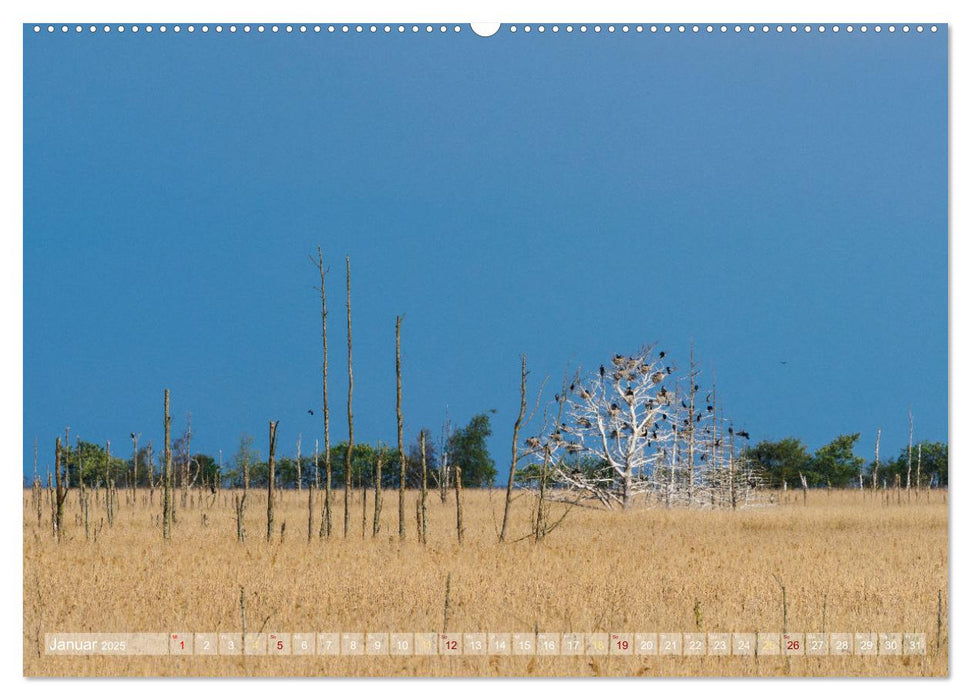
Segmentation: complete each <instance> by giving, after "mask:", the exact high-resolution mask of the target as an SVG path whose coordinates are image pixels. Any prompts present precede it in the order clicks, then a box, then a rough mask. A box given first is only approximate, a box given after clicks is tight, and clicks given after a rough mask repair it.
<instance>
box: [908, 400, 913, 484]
mask: <svg viewBox="0 0 971 700" xmlns="http://www.w3.org/2000/svg"><path fill="white" fill-rule="evenodd" d="M907 417H908V418H909V419H910V439H909V440H908V441H907V500H908V501H909V500H910V458H911V454H912V453H913V451H914V409H913V408H910V409H908V410H907Z"/></svg>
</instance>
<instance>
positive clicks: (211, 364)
mask: <svg viewBox="0 0 971 700" xmlns="http://www.w3.org/2000/svg"><path fill="white" fill-rule="evenodd" d="M24 33H25V35H24V436H23V440H24V462H25V465H24V470H25V472H29V470H30V468H31V467H30V463H31V453H32V445H33V440H34V438H35V437H36V438H37V439H38V440H39V441H40V446H41V456H40V463H41V468H42V469H43V468H44V466H45V464H46V463H48V462H50V461H52V459H53V441H54V437H55V436H56V435H58V434H61V433H62V432H63V429H64V427H65V426H71V430H72V435H76V434H80V435H81V437H82V438H84V439H86V440H91V441H96V442H103V441H105V440H108V439H110V440H111V441H112V443H113V445H118V447H117V448H115V449H116V450H118V451H119V452H124V451H125V450H126V449H127V446H128V445H129V442H128V434H129V433H130V432H132V431H134V432H140V433H141V434H142V440H143V441H146V440H149V439H151V440H153V441H154V442H155V444H156V445H157V446H158V445H160V444H161V441H162V419H161V409H162V391H163V389H164V388H165V387H168V388H170V389H171V391H172V410H173V416H174V420H173V424H174V431H175V432H176V433H178V432H180V431H181V429H182V428H183V427H184V423H185V415H186V412H187V411H191V412H192V422H193V433H194V442H193V444H194V445H195V446H196V447H197V448H198V449H199V450H201V451H205V452H208V453H211V454H215V453H216V452H217V450H219V449H222V450H223V451H224V454H225V455H226V456H227V458H228V457H229V456H230V455H232V453H233V452H234V451H235V449H236V446H237V443H238V439H239V435H240V433H242V432H248V433H251V434H253V435H254V436H255V437H256V445H257V446H258V447H259V448H260V449H262V450H263V451H264V453H265V446H266V425H267V421H268V420H269V419H271V418H272V419H278V420H280V432H279V444H280V445H281V448H282V450H283V451H284V452H292V451H293V450H294V445H295V441H296V438H297V435H298V434H302V435H303V440H304V445H305V450H306V445H308V444H311V445H312V443H313V439H314V438H316V437H320V436H321V435H322V427H321V423H320V411H319V406H320V403H321V398H320V374H319V367H320V327H319V301H318V299H317V298H316V292H315V291H314V289H313V288H312V287H313V285H314V284H315V274H316V271H315V270H314V268H313V267H312V266H311V264H310V262H309V261H308V258H307V256H308V254H310V253H312V252H314V251H315V249H316V245H317V244H318V243H319V244H320V245H321V246H322V248H323V250H324V254H325V256H326V257H327V259H328V261H329V263H330V268H331V271H330V274H329V276H328V286H329V290H328V291H329V301H330V309H331V315H330V316H329V322H330V323H329V330H330V340H331V346H332V353H331V400H332V406H333V415H332V426H331V430H332V436H333V438H334V442H337V441H338V440H340V439H343V438H344V437H345V436H346V420H345V412H344V404H343V401H344V399H345V397H346V362H345V355H344V348H345V343H346V336H345V327H344V318H343V306H342V305H343V303H344V293H343V284H344V279H343V261H344V255H345V254H347V255H350V256H351V260H352V266H353V292H352V293H353V304H354V370H355V400H354V404H355V436H356V438H357V439H358V440H364V441H376V440H379V439H380V440H384V441H386V442H388V443H393V442H394V440H395V385H394V323H395V315H396V314H405V320H404V324H403V341H402V342H403V350H402V354H403V363H404V413H405V431H406V439H408V440H409V441H410V440H411V439H412V438H413V437H414V435H415V434H416V433H417V431H418V429H419V428H420V427H422V426H429V427H431V428H433V429H435V430H437V429H438V428H439V427H440V425H441V423H442V420H443V418H444V415H445V411H446V407H447V408H448V411H449V414H450V415H451V417H452V419H453V422H456V423H464V422H465V421H467V420H468V419H469V418H470V417H471V416H472V415H473V414H474V413H476V412H480V411H484V410H489V409H496V413H495V415H494V416H493V421H494V429H495V435H494V437H493V439H492V442H491V443H490V447H491V449H492V454H493V457H494V458H495V459H496V462H497V467H498V468H499V470H500V473H502V472H503V471H505V470H506V469H507V468H508V463H507V462H508V451H509V450H508V447H509V439H510V437H511V433H512V424H513V421H514V420H515V417H516V412H517V410H518V371H519V366H518V363H519V354H520V353H522V352H525V353H527V355H528V358H529V364H530V368H531V371H532V374H531V383H532V386H533V387H535V386H537V385H538V383H539V381H540V380H541V378H542V377H543V376H545V375H550V377H551V379H552V380H553V382H554V383H555V382H556V381H558V379H559V377H561V376H562V374H563V372H564V371H565V370H566V369H567V368H568V367H576V366H577V365H581V366H583V367H585V368H594V367H596V366H598V365H599V364H600V363H601V362H603V361H604V360H605V359H606V358H608V357H609V356H610V355H612V354H613V353H615V352H630V351H633V350H636V349H637V348H638V347H639V346H640V345H642V344H644V343H649V342H654V341H657V342H658V343H659V347H660V348H663V349H665V350H667V352H668V353H669V355H671V356H673V357H674V358H675V359H676V361H678V363H679V364H680V365H681V366H685V365H686V364H687V355H688V347H689V342H690V341H691V339H692V338H693V340H694V344H695V352H696V355H697V357H698V359H699V360H700V362H701V366H702V368H703V370H704V371H705V374H704V375H703V381H704V383H707V382H709V381H710V379H711V370H714V373H715V376H716V379H717V384H718V394H719V397H720V399H723V405H724V406H725V408H726V409H727V410H728V411H729V413H730V414H731V415H732V416H733V418H734V419H735V422H736V425H737V426H740V427H741V426H744V427H745V428H746V429H747V430H748V431H749V432H750V433H751V434H752V437H753V439H755V440H758V439H763V438H765V439H774V438H781V437H784V436H788V435H795V436H798V437H800V438H802V439H803V440H805V441H806V442H807V443H808V444H809V445H810V447H813V448H815V447H818V446H819V445H821V444H823V443H825V442H827V441H828V440H830V439H832V438H833V437H835V436H836V435H837V434H839V433H846V432H860V433H862V438H861V444H860V445H859V449H858V453H859V454H862V455H865V456H869V455H870V454H871V453H872V448H873V440H874V438H875V434H876V430H877V428H878V427H882V430H883V436H884V437H883V440H884V441H883V445H884V447H882V452H883V450H887V451H890V452H896V450H897V449H898V448H899V447H900V446H902V445H905V444H906V440H907V410H908V407H910V406H913V411H914V417H915V436H916V437H917V438H920V439H930V440H946V439H947V416H948V414H947V104H946V100H947V96H946V70H947V63H946V52H947V46H946V43H947V37H946V31H940V32H938V33H936V34H930V33H927V32H925V33H924V34H916V33H911V34H906V35H905V34H899V33H898V34H897V35H889V34H881V35H876V34H872V33H871V34H868V35H861V34H859V33H855V34H852V35H850V34H847V33H845V32H842V33H839V34H833V33H831V32H828V33H826V34H823V35H820V34H816V33H812V34H809V35H805V34H802V33H799V34H795V35H793V34H790V33H784V34H781V35H777V34H775V33H770V34H768V35H763V34H756V35H754V36H753V35H747V34H744V33H743V34H741V35H737V34H734V33H728V34H727V35H721V34H717V33H716V34H714V35H691V34H687V35H680V34H672V35H664V34H660V35H650V34H640V35H639V34H633V33H632V34H627V35H622V34H619V33H618V34H612V35H593V34H589V33H588V34H585V35H580V34H578V33H574V34H572V35H567V34H565V33H562V32H561V33H560V34H558V35H552V34H546V35H538V34H535V33H534V34H531V35H524V34H522V33H521V32H520V33H518V34H516V35H510V34H509V33H507V32H505V31H503V32H500V33H499V34H498V35H496V36H493V37H490V38H487V39H486V38H481V37H477V36H474V35H473V34H472V33H471V32H469V31H468V29H467V28H466V29H465V31H463V32H461V33H459V34H454V33H451V32H450V33H448V34H447V35H441V34H439V33H437V32H436V33H435V34H432V35H426V34H424V33H422V34H420V35H412V34H406V35H403V36H399V35H397V34H391V35H383V34H379V35H368V34H365V35H350V36H346V35H328V34H326V33H323V34H319V35H315V34H309V33H308V34H307V35H298V34H284V33H281V34H278V35H273V34H269V33H267V34H262V35H259V34H255V33H254V34H249V35H244V34H242V33H236V34H232V35H230V34H229V33H228V32H224V33H222V34H219V35H217V34H215V33H212V32H210V33H209V34H206V35H203V34H201V33H199V32H196V33H195V34H193V35H188V34H186V33H184V32H183V33H182V34H179V35H175V34H173V33H171V32H169V33H168V34H165V35H162V34H159V33H158V32H155V33H153V34H146V33H144V32H141V33H139V34H131V33H130V32H126V33H125V34H118V33H117V32H112V33H111V34H107V35H105V34H103V33H100V32H99V33H98V34H96V35H89V34H88V33H86V32H85V33H84V34H82V35H75V34H74V33H73V32H71V33H69V34H64V35H62V34H61V33H60V32H57V33H56V34H54V35H48V34H47V33H46V32H45V33H42V34H40V35H35V34H34V33H33V32H32V31H31V30H30V29H29V28H27V27H25V29H24ZM783 361H785V363H786V364H782V362H783ZM548 393H551V392H548ZM308 408H313V409H314V411H315V414H316V415H314V416H310V415H308V413H307V409H308ZM122 446H124V447H122Z"/></svg>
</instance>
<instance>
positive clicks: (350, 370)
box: [344, 256, 354, 538]
mask: <svg viewBox="0 0 971 700" xmlns="http://www.w3.org/2000/svg"><path fill="white" fill-rule="evenodd" d="M345 262H346V263H347V451H346V452H345V453H344V537H345V538H346V537H347V535H348V534H349V532H350V527H351V471H352V470H351V465H352V461H351V458H352V457H353V456H354V411H353V410H352V407H351V403H352V400H353V398H354V365H353V362H352V360H351V258H350V256H347V257H346V258H345Z"/></svg>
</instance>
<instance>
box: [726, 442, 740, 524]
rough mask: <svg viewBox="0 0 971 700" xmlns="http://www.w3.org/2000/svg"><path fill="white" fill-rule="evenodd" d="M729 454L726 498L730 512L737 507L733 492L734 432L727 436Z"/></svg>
mask: <svg viewBox="0 0 971 700" xmlns="http://www.w3.org/2000/svg"><path fill="white" fill-rule="evenodd" d="M729 438H730V439H729V442H730V443H731V445H730V449H731V452H730V453H729V455H728V497H729V499H730V500H731V502H732V510H735V509H736V508H737V507H738V497H737V495H736V492H735V431H734V430H732V432H731V435H729Z"/></svg>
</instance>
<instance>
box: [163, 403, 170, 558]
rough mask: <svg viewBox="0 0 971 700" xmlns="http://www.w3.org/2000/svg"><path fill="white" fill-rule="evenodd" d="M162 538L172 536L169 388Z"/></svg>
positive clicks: (166, 413) (166, 416)
mask: <svg viewBox="0 0 971 700" xmlns="http://www.w3.org/2000/svg"><path fill="white" fill-rule="evenodd" d="M162 489H163V491H162V538H163V539H166V540H167V539H169V538H170V537H171V536H172V416H170V415H169V390H168V389H166V390H165V473H164V474H163V478H162Z"/></svg>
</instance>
